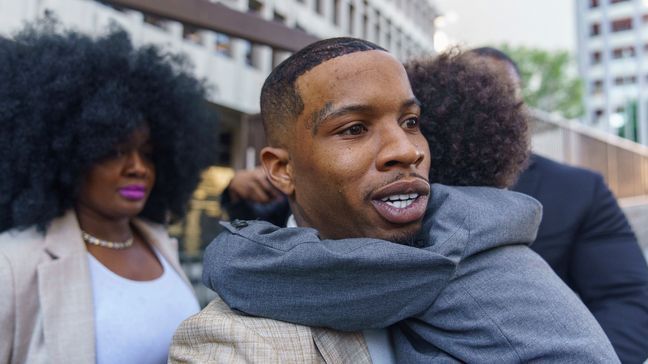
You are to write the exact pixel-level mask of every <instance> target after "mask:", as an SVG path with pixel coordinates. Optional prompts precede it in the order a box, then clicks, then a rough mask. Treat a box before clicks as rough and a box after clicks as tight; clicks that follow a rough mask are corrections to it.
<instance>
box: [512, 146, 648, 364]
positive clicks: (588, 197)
mask: <svg viewBox="0 0 648 364" xmlns="http://www.w3.org/2000/svg"><path fill="white" fill-rule="evenodd" d="M513 190H515V191H518V192H522V193H525V194H527V195H530V196H532V197H534V198H536V199H537V200H538V201H540V203H542V205H543V207H544V212H543V218H542V223H541V224H540V228H539V230H538V237H537V238H536V241H535V242H534V243H533V245H532V246H531V247H532V249H533V250H535V251H536V252H537V253H538V254H540V255H541V256H542V257H543V258H544V259H545V260H546V261H547V262H548V263H549V265H551V267H552V268H553V269H554V270H555V271H556V273H557V274H558V275H559V276H560V277H561V278H562V279H563V280H564V281H565V282H566V283H567V285H569V287H571V288H572V289H573V290H574V291H575V292H576V293H577V294H578V295H580V297H581V299H582V300H583V302H584V303H585V305H586V306H587V307H588V308H589V309H590V311H592V313H593V314H594V316H595V317H596V319H597V320H598V321H599V323H600V324H601V326H602V327H603V330H604V331H605V333H606V334H607V335H608V337H609V338H610V341H611V342H612V345H613V346H614V348H615V350H616V351H617V354H618V355H619V357H620V359H621V361H622V362H624V363H642V362H643V361H644V360H646V358H647V357H648V267H647V266H646V260H645V258H644V256H643V254H642V252H641V249H640V247H639V244H638V243H637V238H636V236H635V235H634V233H633V231H632V229H631V227H630V225H629V224H628V221H627V219H626V217H625V215H624V214H623V212H622V211H621V209H620V208H619V206H618V204H617V202H616V199H615V198H614V196H613V195H612V193H611V192H610V190H609V189H608V188H607V186H606V185H605V183H604V182H603V178H602V177H601V176H600V175H599V174H597V173H594V172H591V171H588V170H584V169H580V168H575V167H570V166H566V165H563V164H560V163H557V162H554V161H551V160H549V159H546V158H543V157H540V156H538V155H533V156H532V157H531V164H530V166H529V168H528V169H527V170H526V171H525V172H523V173H522V175H521V176H520V178H519V180H518V182H517V184H516V185H515V186H514V187H513Z"/></svg>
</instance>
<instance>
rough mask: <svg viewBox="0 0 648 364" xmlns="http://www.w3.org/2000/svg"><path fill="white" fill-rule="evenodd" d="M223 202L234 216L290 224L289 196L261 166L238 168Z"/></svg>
mask: <svg viewBox="0 0 648 364" xmlns="http://www.w3.org/2000/svg"><path fill="white" fill-rule="evenodd" d="M221 204H222V206H223V208H224V209H225V210H226V211H227V213H228V215H229V217H230V218H231V219H244V220H255V219H260V220H265V221H268V222H271V223H273V224H275V225H277V226H286V223H287V222H288V217H289V216H290V206H288V199H287V198H286V196H284V195H283V194H282V193H281V192H280V191H279V190H277V189H276V188H274V186H272V185H271V184H270V181H269V180H268V178H267V177H266V174H265V170H264V169H263V167H261V166H258V167H255V168H254V169H251V170H240V171H236V172H235V173H234V177H233V178H232V180H231V181H230V183H229V184H228V185H227V188H225V190H224V191H223V194H222V195H221Z"/></svg>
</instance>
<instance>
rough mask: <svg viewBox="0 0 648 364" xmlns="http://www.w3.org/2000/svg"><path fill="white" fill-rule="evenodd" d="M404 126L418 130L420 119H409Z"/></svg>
mask: <svg viewBox="0 0 648 364" xmlns="http://www.w3.org/2000/svg"><path fill="white" fill-rule="evenodd" d="M403 125H404V126H405V127H406V128H407V129H416V128H418V127H419V119H418V118H409V119H407V120H405V122H404V123H403Z"/></svg>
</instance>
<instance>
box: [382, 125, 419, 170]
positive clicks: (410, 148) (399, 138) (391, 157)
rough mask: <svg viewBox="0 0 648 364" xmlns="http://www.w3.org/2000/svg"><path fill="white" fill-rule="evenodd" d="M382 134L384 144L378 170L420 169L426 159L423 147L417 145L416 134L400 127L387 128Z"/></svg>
mask: <svg viewBox="0 0 648 364" xmlns="http://www.w3.org/2000/svg"><path fill="white" fill-rule="evenodd" d="M381 134H382V135H381V140H382V143H381V146H380V150H379V151H378V157H377V158H376V164H377V168H378V170H388V169H390V168H394V167H410V166H415V167H418V165H419V164H421V162H422V161H423V159H424V158H425V153H424V151H423V149H422V148H423V146H422V145H417V143H416V142H415V138H414V134H412V133H408V132H406V131H405V130H403V128H401V127H400V125H397V127H392V128H385V129H384V130H382V132H381Z"/></svg>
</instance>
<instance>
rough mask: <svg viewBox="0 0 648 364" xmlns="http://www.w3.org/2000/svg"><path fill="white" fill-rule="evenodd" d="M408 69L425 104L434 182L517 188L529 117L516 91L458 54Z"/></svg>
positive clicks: (455, 51) (452, 52)
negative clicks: (513, 186) (516, 95)
mask: <svg viewBox="0 0 648 364" xmlns="http://www.w3.org/2000/svg"><path fill="white" fill-rule="evenodd" d="M406 70H407V73H408V76H409V79H410V83H411V85H412V89H413V91H414V95H415V96H416V97H417V98H418V99H419V101H420V102H421V105H422V112H421V129H422V131H423V134H424V135H425V138H426V139H427V141H428V143H429V145H430V154H431V168H430V182H432V183H442V184H446V185H455V186H492V187H500V188H501V187H508V186H510V185H511V184H513V182H515V179H516V178H517V176H518V174H519V173H520V171H521V170H522V169H523V168H524V167H525V165H526V160H527V158H528V136H527V116H526V111H525V108H524V105H523V104H522V102H521V101H520V100H519V99H517V98H516V97H515V86H514V85H512V84H511V83H510V82H504V81H503V78H502V77H501V76H499V73H498V72H497V70H495V69H494V68H491V67H486V65H485V63H484V62H483V61H480V62H478V61H477V60H476V58H475V56H474V55H471V54H470V53H462V52H461V51H460V50H458V49H452V50H450V51H448V52H446V53H443V54H441V55H438V56H436V57H434V58H424V59H418V60H413V61H410V62H408V64H406Z"/></svg>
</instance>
